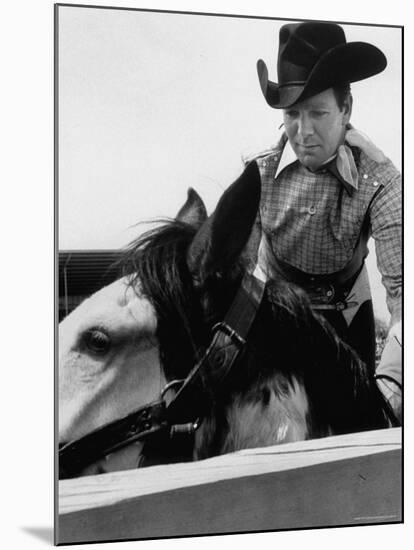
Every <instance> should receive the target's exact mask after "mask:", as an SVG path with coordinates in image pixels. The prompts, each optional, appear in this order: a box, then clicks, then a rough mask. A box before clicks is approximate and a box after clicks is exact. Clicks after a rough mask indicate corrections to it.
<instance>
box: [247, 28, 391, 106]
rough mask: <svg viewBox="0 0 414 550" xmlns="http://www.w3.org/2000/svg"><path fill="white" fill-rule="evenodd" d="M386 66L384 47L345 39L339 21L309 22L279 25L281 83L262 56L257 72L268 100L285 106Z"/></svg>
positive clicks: (278, 65)
mask: <svg viewBox="0 0 414 550" xmlns="http://www.w3.org/2000/svg"><path fill="white" fill-rule="evenodd" d="M386 66H387V59H386V57H385V55H384V54H383V53H382V52H381V50H379V49H378V48H376V47H375V46H373V45H372V44H368V43H366V42H346V38H345V33H344V31H343V29H342V27H340V26H339V25H336V24H335V23H316V22H306V23H294V24H288V25H283V27H282V28H281V29H280V33H279V56H278V60H277V76H278V80H279V83H278V84H276V83H275V82H271V81H270V80H269V79H268V71H267V67H266V64H265V62H264V61H263V60H262V59H259V61H258V62H257V72H258V75H259V81H260V87H261V89H262V92H263V95H264V96H265V99H266V101H267V103H268V104H269V105H270V106H271V107H274V108H275V109H284V108H286V107H290V106H291V105H293V104H294V103H297V102H298V101H302V100H304V99H306V98H309V97H311V96H313V95H316V94H318V93H320V92H323V91H324V90H327V89H328V88H331V87H333V86H336V85H340V84H347V83H350V82H357V81H358V80H363V79H364V78H369V77H370V76H374V75H375V74H378V73H380V72H381V71H383V70H384V69H385V67H386Z"/></svg>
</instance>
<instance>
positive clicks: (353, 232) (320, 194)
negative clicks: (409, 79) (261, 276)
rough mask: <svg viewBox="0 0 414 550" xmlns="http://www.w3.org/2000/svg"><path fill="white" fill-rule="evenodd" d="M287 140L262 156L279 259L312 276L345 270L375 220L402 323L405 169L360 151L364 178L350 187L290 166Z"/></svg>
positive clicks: (382, 266)
mask: <svg viewBox="0 0 414 550" xmlns="http://www.w3.org/2000/svg"><path fill="white" fill-rule="evenodd" d="M286 142H287V138H286V135H285V134H283V136H282V138H281V140H280V141H279V143H278V144H277V145H276V146H275V147H274V148H272V149H271V150H270V151H266V152H265V153H264V154H262V155H259V156H257V157H256V158H255V160H256V162H257V164H258V166H259V170H260V173H261V177H262V200H261V220H262V226H263V228H264V230H265V231H266V233H267V234H268V235H270V238H271V242H272V247H273V250H274V252H275V254H276V256H277V257H278V258H280V259H281V260H282V261H285V262H287V263H288V264H290V265H292V266H294V267H296V268H297V269H300V270H301V271H304V272H306V273H309V274H329V273H334V272H337V271H340V270H341V269H343V268H344V267H345V265H346V264H347V263H348V262H349V261H350V260H351V258H352V256H353V252H354V249H355V246H356V244H357V242H358V239H359V237H360V234H361V228H362V224H363V222H364V220H365V218H366V216H369V221H370V233H371V234H372V237H373V238H374V240H375V245H376V252H377V264H378V268H379V271H380V273H381V275H382V281H383V284H384V286H385V289H386V291H387V305H388V309H389V310H390V313H391V315H392V324H394V323H395V322H397V321H398V320H400V318H401V272H402V269H401V205H402V196H401V178H400V174H399V172H398V171H397V169H396V168H395V167H394V165H393V164H392V162H391V161H390V160H389V159H386V160H385V162H381V163H379V162H376V161H374V160H372V159H371V158H369V157H368V155H367V154H366V153H364V151H362V150H360V149H358V150H357V155H356V159H355V160H356V166H357V169H358V175H359V179H358V184H357V187H356V188H351V189H350V188H349V185H346V184H344V183H343V182H341V181H339V179H338V178H337V177H335V176H334V175H333V174H332V173H331V172H330V171H328V170H322V171H319V172H316V173H312V172H310V171H309V170H307V169H306V168H305V167H304V166H302V165H301V164H300V163H299V161H298V160H294V161H293V162H292V163H288V164H287V166H284V167H283V168H282V164H283V160H282V161H281V159H283V157H285V155H286V150H287V149H288V148H289V149H290V146H289V145H288V146H286V147H285V145H286ZM282 153H283V156H282ZM279 166H280V168H282V169H281V170H280V169H278V168H279Z"/></svg>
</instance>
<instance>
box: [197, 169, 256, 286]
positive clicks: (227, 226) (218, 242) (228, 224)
mask: <svg viewBox="0 0 414 550" xmlns="http://www.w3.org/2000/svg"><path fill="white" fill-rule="evenodd" d="M260 190H261V180H260V172H259V168H258V166H257V163H256V162H251V163H250V164H248V165H247V167H246V168H245V170H244V172H243V173H242V174H241V176H240V177H239V178H238V179H237V180H236V181H235V182H234V183H233V184H232V185H231V186H230V187H229V188H228V189H227V190H226V191H225V192H224V193H223V195H222V197H221V199H220V200H219V202H218V204H217V207H216V209H215V211H214V213H213V215H212V216H210V218H209V219H208V220H207V222H206V223H204V224H203V226H202V227H201V228H200V230H199V231H198V233H197V235H196V236H195V238H194V240H193V242H192V243H191V246H190V249H189V254H188V265H189V268H190V271H191V272H192V273H193V274H195V275H198V276H199V277H202V278H204V277H205V276H207V275H208V274H211V273H213V272H215V271H226V270H227V269H231V268H232V267H233V266H234V264H235V263H236V261H237V259H238V258H239V256H240V254H241V252H242V251H243V249H244V247H245V246H246V244H247V241H248V239H249V236H250V234H251V232H252V228H253V225H254V222H255V220H256V216H257V213H258V210H259V204H260Z"/></svg>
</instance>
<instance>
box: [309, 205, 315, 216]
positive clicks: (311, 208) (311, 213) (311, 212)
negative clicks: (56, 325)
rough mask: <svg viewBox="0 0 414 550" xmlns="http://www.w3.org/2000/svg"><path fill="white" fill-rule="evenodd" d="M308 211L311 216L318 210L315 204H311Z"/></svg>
mask: <svg viewBox="0 0 414 550" xmlns="http://www.w3.org/2000/svg"><path fill="white" fill-rule="evenodd" d="M308 212H309V214H310V215H311V216H313V215H314V214H315V212H316V208H315V207H314V206H309V208H308Z"/></svg>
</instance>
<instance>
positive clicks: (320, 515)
mask: <svg viewBox="0 0 414 550" xmlns="http://www.w3.org/2000/svg"><path fill="white" fill-rule="evenodd" d="M401 474H402V466H401V429H400V428H393V429H389V430H378V431H372V432H364V433H358V434H351V435H344V436H335V437H329V438H325V439H319V440H312V441H303V442H299V443H289V444H285V445H280V446H274V447H266V448H261V449H249V450H245V451H239V452H237V453H232V454H228V455H224V456H221V457H215V458H212V459H208V460H203V461H200V462H192V463H185V464H173V465H167V466H153V467H151V468H144V469H141V470H128V471H124V472H116V473H113V474H103V475H98V476H90V477H83V478H78V479H73V480H65V481H61V482H59V503H58V505H59V519H58V525H57V541H58V543H59V544H65V543H70V542H92V541H110V540H125V539H146V538H158V537H171V536H175V537H179V536H185V535H199V534H218V533H243V532H254V531H266V530H279V529H293V528H302V527H320V526H334V525H335V526H339V525H355V524H373V523H395V522H401V521H402V482H401Z"/></svg>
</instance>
